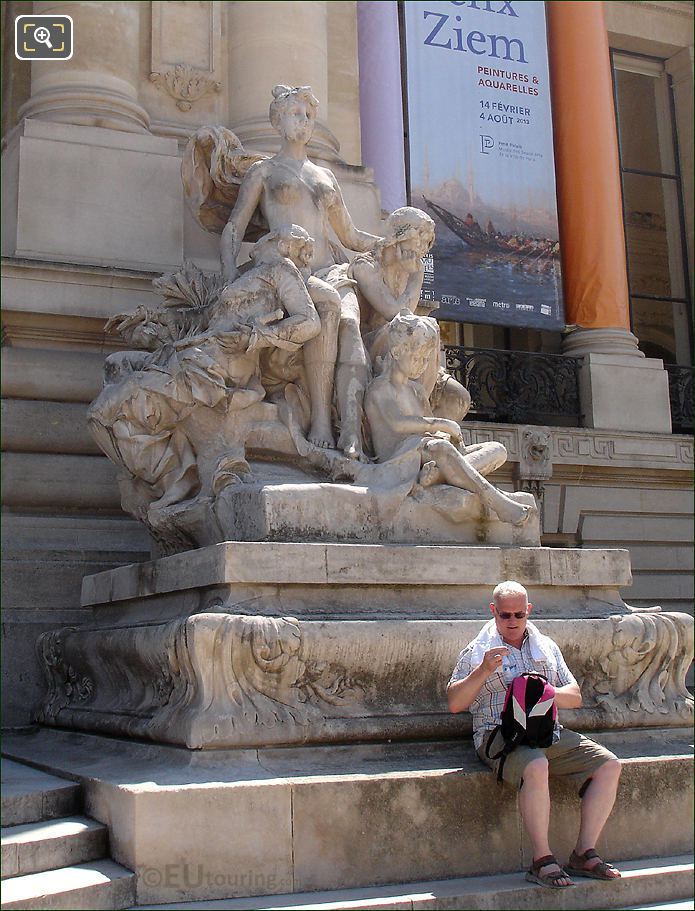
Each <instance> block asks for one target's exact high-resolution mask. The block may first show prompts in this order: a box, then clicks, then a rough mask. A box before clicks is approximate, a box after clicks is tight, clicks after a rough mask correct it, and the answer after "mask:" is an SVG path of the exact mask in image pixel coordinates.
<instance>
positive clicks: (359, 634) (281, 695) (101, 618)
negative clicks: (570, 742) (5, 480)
mask: <svg viewBox="0 0 695 911" xmlns="http://www.w3.org/2000/svg"><path fill="white" fill-rule="evenodd" d="M503 578H516V579H518V580H519V581H521V582H522V583H523V584H525V585H526V586H527V587H528V589H529V594H530V596H531V600H532V602H533V618H534V620H536V622H537V624H538V626H539V628H540V629H541V630H542V631H543V632H545V633H547V634H549V635H550V636H552V637H553V639H555V641H556V642H557V643H558V644H559V645H560V647H561V649H562V650H563V652H564V655H565V657H566V659H567V661H568V664H569V666H570V668H571V669H572V670H573V672H574V673H575V674H576V676H577V679H578V680H579V683H580V685H581V687H582V692H583V697H584V705H583V707H582V708H581V709H578V710H574V711H565V710H563V711H562V712H561V720H562V722H563V723H564V724H567V725H569V726H570V727H572V728H575V729H579V730H591V731H592V732H593V734H592V736H595V737H596V738H597V739H598V740H599V741H600V742H603V743H605V744H606V745H608V746H609V747H610V748H611V749H613V750H614V751H616V752H617V754H618V755H619V756H620V757H621V758H624V759H626V760H627V762H626V764H625V769H624V772H623V776H622V782H621V790H620V792H619V796H618V803H617V805H616V808H615V810H614V811H613V813H612V815H611V818H610V820H609V822H608V826H607V828H606V830H605V834H604V837H603V839H602V840H601V841H600V842H599V845H598V847H599V850H602V849H603V850H606V851H610V854H611V857H612V858H614V859H615V860H621V861H622V860H625V859H629V858H631V857H644V856H663V855H667V854H675V853H683V852H686V851H688V850H689V846H690V843H691V841H690V831H689V821H690V819H691V808H690V794H691V791H692V779H691V775H690V764H689V747H688V742H689V731H688V730H687V728H686V726H687V725H689V724H690V722H691V719H692V698H691V697H690V696H689V694H688V692H687V690H686V689H685V686H684V675H685V670H686V668H687V665H688V664H689V662H690V660H691V657H692V653H693V621H692V618H691V617H689V616H686V615H684V614H676V613H665V612H664V613H661V612H659V611H658V609H656V610H655V611H653V612H643V613H638V612H634V611H632V610H631V609H630V608H629V607H628V606H627V605H626V604H625V603H624V602H623V601H622V599H621V598H620V595H619V588H620V587H622V586H625V585H627V584H629V582H630V565H629V558H628V554H627V552H626V551H619V550H615V551H608V550H600V551H598V550H597V551H591V550H564V549H551V548H541V547H508V548H503V547H458V546H450V547H442V546H412V545H373V544H372V545H369V544H363V545H357V544H330V543H315V544H310V543H253V542H228V543H225V544H219V545H216V546H214V547H205V548H201V549H199V550H195V551H190V552H187V553H183V554H176V555H174V556H171V557H166V558H162V559H160V560H155V561H153V562H151V563H145V564H132V565H130V566H124V567H120V568H119V569H116V570H112V571H109V572H103V573H98V574H96V575H93V576H88V577H87V578H85V580H84V585H83V590H82V603H83V607H84V608H86V609H88V610H91V612H92V617H93V620H92V622H91V623H89V624H87V625H83V626H81V627H80V628H78V629H70V628H66V629H61V630H57V631H53V632H49V633H46V634H44V635H43V636H42V637H41V638H40V639H39V655H40V660H41V663H42V666H43V669H44V673H45V676H46V679H47V681H48V693H47V696H46V698H45V699H44V700H43V703H42V706H41V709H40V712H39V714H38V720H39V721H40V722H42V723H43V724H44V725H47V726H56V727H59V728H72V729H73V731H71V732H70V731H65V730H41V731H39V732H38V733H35V734H30V735H28V736H26V737H21V736H15V737H14V738H13V739H12V741H11V742H10V743H9V744H8V742H7V740H6V741H5V751H6V752H7V754H8V755H10V756H13V757H15V758H18V759H24V760H27V759H28V760H29V761H30V762H32V763H34V764H38V765H39V766H40V767H42V768H48V769H51V770H53V771H58V772H60V773H62V774H64V775H67V776H69V777H72V778H76V779H78V780H80V781H82V782H83V783H84V788H85V799H86V808H87V812H88V813H89V814H90V815H91V816H93V817H95V818H96V819H99V820H103V821H105V822H107V823H108V824H109V827H110V845H111V850H112V853H113V857H114V859H116V860H117V861H119V862H120V863H122V864H124V865H126V866H127V867H129V868H131V869H133V870H135V871H136V872H137V873H138V887H137V888H138V901H139V902H140V903H145V902H166V901H170V902H173V901H183V900H187V899H188V900H202V899H214V898H218V899H219V898H226V897H234V896H245V895H256V896H259V895H271V894H282V893H287V892H293V891H294V892H297V891H301V890H315V889H339V888H354V887H368V886H373V885H375V884H379V883H384V882H389V883H397V882H407V881H412V880H414V879H434V878H437V877H451V876H471V875H474V874H480V873H483V874H489V873H500V872H504V871H512V870H516V869H518V868H519V866H520V864H522V863H525V864H526V865H528V863H529V860H530V857H529V856H528V855H529V852H530V848H529V845H528V843H527V840H526V838H525V836H524V835H522V834H521V827H520V825H519V820H518V815H517V809H516V804H515V799H514V795H513V794H511V792H507V791H506V790H505V791H504V792H502V791H501V790H500V789H499V788H498V786H497V785H496V784H495V781H494V777H493V776H492V775H490V774H489V773H488V772H487V770H485V769H484V768H483V766H482V765H481V764H480V763H479V762H478V760H477V758H476V757H475V754H474V750H473V747H472V744H471V743H470V741H469V740H468V737H469V734H470V721H469V719H468V716H466V715H451V714H450V713H449V712H448V711H447V706H446V695H445V686H446V682H447V680H448V678H449V675H450V673H451V670H452V668H453V667H454V664H455V661H456V657H457V655H458V652H459V650H460V649H461V648H463V647H464V646H465V645H466V644H467V643H468V642H469V641H470V640H471V639H472V638H473V637H474V636H475V635H476V634H477V633H478V631H479V630H480V628H481V626H482V624H483V623H484V622H485V620H487V619H488V618H489V616H490V613H489V610H488V608H487V603H488V601H489V596H490V591H491V588H492V586H493V585H494V584H495V583H496V582H497V581H499V580H500V579H503ZM76 731H83V732H84V731H87V732H91V733H89V734H84V733H76ZM100 734H108V735H109V737H103V736H99V735H100ZM118 737H120V738H136V740H132V739H130V740H129V739H121V740H117V739H114V738H118ZM137 741H140V742H137ZM142 741H149V743H143V742H142ZM167 744H168V745H167ZM182 747H183V748H187V749H181V748H182ZM552 799H553V806H554V808H555V812H554V815H553V828H552V830H551V837H552V839H553V844H554V845H555V844H556V845H559V846H560V849H561V850H562V851H563V852H568V851H569V850H570V848H571V844H572V839H573V837H574V836H575V835H576V825H577V816H578V810H577V800H576V794H575V793H574V791H573V790H572V788H571V787H569V786H568V785H567V784H566V783H564V784H563V783H561V784H560V786H559V787H555V786H553V793H552ZM493 803H494V805H495V813H494V815H493V814H490V813H488V812H485V809H484V808H485V807H488V806H490V805H491V804H493ZM183 819H185V821H186V822H185V825H181V820H183ZM462 825H463V826H464V827H465V841H466V848H465V850H462V848H461V826H462ZM423 826H427V837H426V838H423V837H422V834H423ZM210 831H214V832H215V833H216V838H215V839H213V841H212V842H211V841H210V838H209V832H210ZM240 833H243V834H240ZM502 845H504V848H505V850H502ZM384 846H386V847H384ZM242 874H243V875H242Z"/></svg>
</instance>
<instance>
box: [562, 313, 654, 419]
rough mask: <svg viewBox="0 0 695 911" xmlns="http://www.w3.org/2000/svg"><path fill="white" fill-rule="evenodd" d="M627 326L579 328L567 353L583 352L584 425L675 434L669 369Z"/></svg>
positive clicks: (565, 344) (567, 345) (565, 341)
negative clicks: (647, 352) (640, 344)
mask: <svg viewBox="0 0 695 911" xmlns="http://www.w3.org/2000/svg"><path fill="white" fill-rule="evenodd" d="M637 345H638V339H637V337H636V336H635V335H633V334H632V332H629V331H628V330H627V329H573V330H571V331H570V332H569V333H568V334H567V336H566V337H565V338H564V339H563V353H564V354H566V355H568V356H571V357H582V358H583V364H582V366H581V368H580V371H579V398H580V403H581V409H582V414H583V420H582V424H583V426H584V427H592V428H594V429H596V430H641V431H644V432H645V433H671V406H670V401H669V389H668V374H667V373H666V371H665V370H664V363H663V361H661V360H659V359H658V358H648V357H645V356H644V353H643V352H642V351H640V350H639V349H638V347H637Z"/></svg>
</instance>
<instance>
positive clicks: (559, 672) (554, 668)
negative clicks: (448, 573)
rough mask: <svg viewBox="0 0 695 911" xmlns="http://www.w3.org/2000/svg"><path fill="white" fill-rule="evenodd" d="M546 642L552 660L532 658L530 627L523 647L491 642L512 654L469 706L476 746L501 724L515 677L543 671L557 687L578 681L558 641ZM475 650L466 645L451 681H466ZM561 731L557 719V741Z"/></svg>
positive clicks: (486, 682) (479, 745)
mask: <svg viewBox="0 0 695 911" xmlns="http://www.w3.org/2000/svg"><path fill="white" fill-rule="evenodd" d="M546 642H547V643H549V654H548V659H547V660H543V661H534V660H533V658H532V657H531V643H530V638H529V631H528V629H527V630H526V633H525V635H524V641H523V642H522V643H521V648H520V649H519V648H514V646H512V645H509V644H508V643H506V642H502V641H500V642H499V643H495V642H491V643H490V647H491V648H494V647H495V645H504V646H505V647H506V648H508V649H509V654H508V655H505V656H504V658H503V659H502V666H501V668H500V669H499V670H498V671H495V672H494V673H493V674H491V675H490V676H489V677H488V678H487V680H486V681H485V683H484V684H483V686H482V688H481V690H480V692H479V693H478V695H477V696H476V698H475V699H474V700H473V702H472V703H471V705H470V707H469V709H468V711H469V712H470V713H471V715H472V716H473V742H474V744H475V746H476V749H480V748H481V747H482V746H483V745H484V743H485V734H486V732H487V731H492V730H494V728H496V727H497V725H498V724H499V723H500V718H501V715H502V708H503V706H504V698H505V696H506V694H507V687H508V686H509V684H510V683H511V682H512V680H513V679H514V677H518V676H519V674H543V675H544V676H545V677H547V678H548V682H549V683H551V684H552V685H553V686H567V684H569V683H576V682H577V681H576V680H575V679H574V677H573V676H572V673H571V671H570V669H569V668H568V667H567V665H566V664H565V659H564V658H563V657H562V652H561V651H560V649H559V647H558V646H557V644H556V643H555V642H553V641H552V639H548V638H547V637H546ZM472 650H473V643H471V644H470V645H468V646H466V648H464V650H463V651H462V652H461V654H460V655H459V657H458V661H457V662H456V667H455V668H454V672H453V674H452V675H451V679H450V680H449V683H450V684H451V683H456V681H457V680H463V679H464V677H467V676H468V675H469V674H470V672H471V671H472V670H475V668H473V667H472V666H471V652H472ZM561 730H562V725H561V724H560V723H559V722H557V721H556V722H555V733H554V735H553V742H555V741H556V740H559V739H560V731H561Z"/></svg>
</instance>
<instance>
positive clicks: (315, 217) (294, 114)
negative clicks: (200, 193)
mask: <svg viewBox="0 0 695 911" xmlns="http://www.w3.org/2000/svg"><path fill="white" fill-rule="evenodd" d="M317 107H318V101H317V100H316V98H315V97H314V95H313V94H312V91H311V88H310V87H308V86H301V87H296V88H290V87H289V86H284V85H278V86H275V88H274V89H273V101H272V103H271V105H270V122H271V124H272V125H273V127H274V128H275V129H276V130H277V131H278V132H279V133H280V136H281V137H282V143H281V146H280V151H279V152H278V153H277V155H274V156H273V157H272V158H268V159H263V160H260V161H257V162H256V163H254V164H253V165H251V167H250V168H249V169H248V171H247V172H246V174H245V176H244V178H243V180H242V182H241V186H240V188H239V194H238V197H237V200H236V203H235V205H234V208H233V209H232V212H231V215H230V217H229V220H228V222H227V224H226V226H225V228H224V230H223V232H222V239H221V246H220V252H221V260H222V271H223V274H224V277H225V279H226V280H227V281H229V282H231V281H233V280H234V279H235V278H236V276H237V274H238V270H237V265H236V260H237V256H238V254H239V249H240V247H241V242H242V240H243V237H244V233H245V231H246V229H247V227H248V225H249V222H250V220H251V218H252V216H253V214H254V212H255V210H256V208H260V210H261V212H262V214H263V216H264V217H265V219H266V221H267V223H268V227H269V228H270V230H271V231H273V230H275V229H276V228H278V227H280V226H281V225H285V224H296V225H301V226H302V227H303V228H304V229H305V230H306V231H308V233H309V234H310V235H311V237H313V238H314V256H313V259H312V261H311V263H310V268H311V273H312V274H311V277H310V278H309V279H308V280H307V289H308V291H309V296H310V297H311V299H312V301H313V303H314V305H315V307H316V309H317V311H318V313H319V316H320V318H321V332H320V333H319V335H318V336H316V337H315V338H314V339H312V340H311V341H308V342H306V344H305V345H304V359H305V365H306V372H307V383H308V385H309V393H310V397H311V429H310V432H309V440H310V442H312V443H314V444H315V445H317V446H321V447H324V448H333V447H334V445H335V442H334V439H333V432H332V426H331V405H332V396H333V377H334V373H335V365H336V358H337V351H338V326H339V322H340V315H341V301H340V297H341V295H340V294H339V293H338V289H340V288H341V287H342V288H347V289H349V288H350V285H351V283H350V281H349V279H347V278H346V276H345V273H344V270H342V271H341V270H333V269H332V268H331V267H334V266H336V264H338V263H341V262H344V261H345V257H344V256H343V255H342V254H341V251H340V249H339V248H337V247H336V245H335V244H333V243H331V240H330V237H329V229H330V228H332V229H333V231H334V232H335V234H336V236H337V237H338V240H339V241H340V242H341V243H342V244H343V245H344V246H345V247H346V248H347V249H349V250H356V251H360V252H364V251H367V250H370V249H371V248H372V247H373V246H374V244H375V243H376V242H377V240H378V239H379V238H378V237H376V236H375V235H373V234H368V233H366V232H365V231H359V230H357V228H356V227H355V225H354V224H353V222H352V219H351V218H350V215H349V213H348V211H347V208H346V206H345V202H344V201H343V196H342V193H341V192H340V187H339V186H338V182H337V180H336V178H335V176H334V175H333V174H332V172H331V171H329V170H328V169H327V168H323V167H319V166H318V165H316V164H314V163H313V162H311V161H309V159H308V158H307V154H306V148H307V144H308V143H309V140H310V139H311V136H312V134H313V130H314V124H315V120H316V110H317ZM324 279H325V280H324ZM360 344H361V343H360ZM343 360H345V361H347V358H344V359H343ZM338 380H339V383H338V385H341V383H340V377H339V378H338ZM338 398H339V399H340V392H339V395H338ZM341 446H342V447H343V448H348V446H349V443H348V441H347V440H345V439H342V438H341Z"/></svg>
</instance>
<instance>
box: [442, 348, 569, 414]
mask: <svg viewBox="0 0 695 911" xmlns="http://www.w3.org/2000/svg"><path fill="white" fill-rule="evenodd" d="M444 352H445V356H446V366H447V370H448V371H449V373H451V374H452V375H453V376H455V377H456V379H457V380H458V381H459V382H460V383H462V384H463V385H464V386H465V387H466V388H467V389H468V391H469V392H470V394H471V399H472V405H471V410H470V416H471V417H472V418H474V419H476V420H479V421H494V422H497V423H509V424H550V425H555V426H561V427H579V426H580V424H581V412H580V407H579V365H580V363H581V358H576V357H565V356H564V355H557V354H538V353H535V352H528V351H500V350H497V349H492V348H466V347H461V346H459V345H445V346H444Z"/></svg>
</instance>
